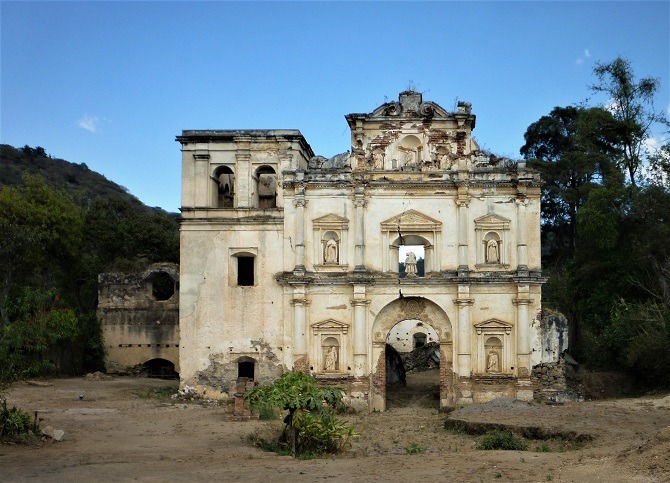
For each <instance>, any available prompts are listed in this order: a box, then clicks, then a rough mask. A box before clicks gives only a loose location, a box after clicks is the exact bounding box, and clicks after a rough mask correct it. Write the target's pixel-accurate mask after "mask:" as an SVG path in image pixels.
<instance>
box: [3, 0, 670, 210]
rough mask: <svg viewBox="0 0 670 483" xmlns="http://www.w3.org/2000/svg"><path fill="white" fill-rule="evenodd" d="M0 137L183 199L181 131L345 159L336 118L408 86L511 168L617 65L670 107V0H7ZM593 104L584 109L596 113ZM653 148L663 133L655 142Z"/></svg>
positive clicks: (344, 131)
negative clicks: (285, 140) (283, 142)
mask: <svg viewBox="0 0 670 483" xmlns="http://www.w3.org/2000/svg"><path fill="white" fill-rule="evenodd" d="M0 8H1V10H0V17H1V49H2V50H1V52H0V53H1V71H0V74H1V79H0V87H1V98H0V102H1V106H0V109H1V124H0V142H2V143H5V144H11V145H13V146H17V147H19V146H23V145H25V144H28V145H30V146H42V147H44V148H45V149H46V151H47V152H48V153H50V154H52V155H53V156H55V157H60V158H64V159H67V160H69V161H72V162H76V163H86V164H87V165H88V166H89V167H90V168H91V169H94V170H96V171H98V172H100V173H102V174H104V175H105V176H106V177H107V178H109V179H111V180H113V181H115V182H117V183H119V184H121V185H123V186H125V187H126V188H128V189H129V190H130V192H131V193H133V194H134V195H136V196H138V197H139V198H140V199H141V200H142V201H144V202H145V203H147V204H148V205H150V206H160V207H162V208H164V209H166V210H169V211H176V210H177V209H178V207H179V205H180V175H181V173H180V171H181V166H180V162H181V153H180V150H179V148H180V146H179V144H178V143H177V142H175V140H174V138H175V136H176V135H178V134H180V133H181V131H182V129H237V128H239V129H246V128H249V129H251V128H265V129H299V130H300V131H301V132H302V133H303V135H304V136H305V138H306V139H307V141H308V142H309V143H310V145H311V146H312V149H313V150H314V152H315V153H317V154H322V155H324V156H332V155H334V154H337V153H340V152H343V151H345V150H346V149H348V148H349V131H348V127H347V124H346V121H345V120H344V115H345V114H348V113H352V112H371V111H372V110H373V109H374V108H375V107H377V106H378V105H380V104H382V103H383V102H385V101H386V100H393V99H396V98H397V95H398V93H399V92H400V91H403V90H405V89H406V88H408V87H410V86H413V87H415V88H416V90H418V91H421V92H423V93H424V99H426V100H432V101H435V102H437V103H438V104H440V105H442V106H443V107H445V108H446V109H447V110H452V109H453V108H454V106H455V102H456V100H457V99H458V100H464V101H469V102H471V103H472V105H473V112H474V113H475V114H476V115H477V126H476V129H475V131H474V135H475V137H476V138H477V140H478V141H479V143H480V145H481V146H482V147H484V148H486V149H489V150H491V151H493V152H495V153H497V154H501V155H505V156H509V157H515V158H516V157H519V155H518V152H519V148H520V147H521V145H522V144H523V133H524V132H525V130H526V128H527V127H528V125H529V124H531V123H532V122H534V121H536V120H537V119H539V118H540V117H541V116H542V115H545V114H547V113H549V111H550V110H551V109H552V108H553V107H554V106H565V105H569V104H574V103H579V102H582V101H584V100H585V99H587V98H588V97H589V96H590V95H591V93H590V91H589V90H588V87H587V86H588V85H589V84H590V83H592V82H593V81H594V79H593V76H592V69H593V66H594V63H595V62H597V61H600V62H609V61H611V60H613V59H614V58H615V57H616V56H618V55H621V56H624V57H626V58H628V59H629V60H630V61H631V62H632V63H633V67H634V70H635V72H636V74H637V76H638V77H647V76H651V77H658V78H660V81H661V89H660V92H659V93H658V96H657V100H656V106H657V107H658V108H659V109H661V110H663V111H665V112H666V113H667V112H668V109H670V95H669V93H670V2H668V1H663V2H632V1H629V2H604V1H600V2H540V1H538V2H467V3H466V2H427V3H423V2H369V3H368V2H319V3H316V2H297V3H287V2H269V3H261V2H245V3H235V2H188V3H187V2H7V1H2V2H1V3H0ZM606 101H607V100H606V99H603V98H594V99H592V101H591V102H592V103H595V102H606ZM658 136H659V138H660V136H661V135H660V133H659V134H658Z"/></svg>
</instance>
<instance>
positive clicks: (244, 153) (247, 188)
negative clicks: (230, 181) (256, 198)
mask: <svg viewBox="0 0 670 483" xmlns="http://www.w3.org/2000/svg"><path fill="white" fill-rule="evenodd" d="M235 168H236V169H235V185H236V186H235V194H236V196H237V206H238V207H239V208H251V207H252V206H253V203H252V202H251V183H252V179H251V153H250V152H249V150H248V149H238V151H237V152H236V153H235Z"/></svg>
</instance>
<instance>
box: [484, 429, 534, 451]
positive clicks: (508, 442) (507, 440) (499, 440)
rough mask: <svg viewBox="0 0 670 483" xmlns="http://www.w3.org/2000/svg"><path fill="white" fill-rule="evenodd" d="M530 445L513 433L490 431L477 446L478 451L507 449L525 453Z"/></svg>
mask: <svg viewBox="0 0 670 483" xmlns="http://www.w3.org/2000/svg"><path fill="white" fill-rule="evenodd" d="M527 448H528V444H527V443H526V442H525V441H524V440H523V439H521V438H518V437H516V436H514V434H513V433H512V432H511V431H498V430H495V431H490V432H488V433H486V434H485V435H484V436H483V437H482V439H481V440H480V441H479V443H478V444H477V449H487V450H490V449H506V450H518V451H524V450H526V449H527Z"/></svg>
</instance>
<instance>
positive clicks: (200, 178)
mask: <svg viewBox="0 0 670 483" xmlns="http://www.w3.org/2000/svg"><path fill="white" fill-rule="evenodd" d="M193 158H194V159H195V166H194V170H193V174H194V186H195V197H194V206H195V207H196V208H205V207H211V208H215V207H216V204H212V202H211V201H210V200H211V199H213V198H215V197H216V193H215V194H214V195H213V196H209V194H210V193H211V189H208V188H209V185H210V184H212V179H211V178H210V176H212V173H210V167H209V151H206V150H201V149H198V150H196V152H195V153H193Z"/></svg>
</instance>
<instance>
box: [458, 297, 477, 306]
mask: <svg viewBox="0 0 670 483" xmlns="http://www.w3.org/2000/svg"><path fill="white" fill-rule="evenodd" d="M474 303H475V299H454V305H457V306H459V307H470V306H472V305H474Z"/></svg>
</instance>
